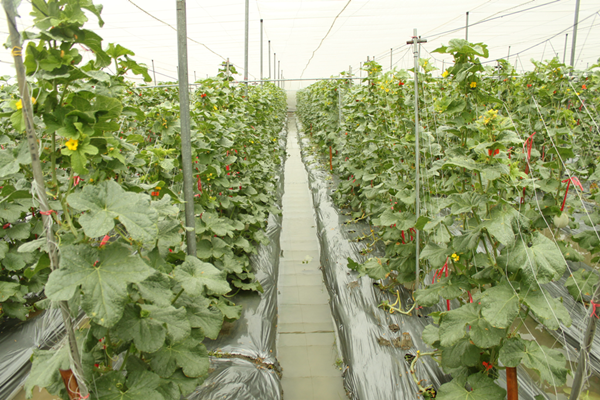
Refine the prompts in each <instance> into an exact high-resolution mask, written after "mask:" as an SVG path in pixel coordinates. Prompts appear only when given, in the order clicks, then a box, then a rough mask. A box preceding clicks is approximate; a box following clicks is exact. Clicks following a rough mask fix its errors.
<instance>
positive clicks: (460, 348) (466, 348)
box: [442, 339, 482, 369]
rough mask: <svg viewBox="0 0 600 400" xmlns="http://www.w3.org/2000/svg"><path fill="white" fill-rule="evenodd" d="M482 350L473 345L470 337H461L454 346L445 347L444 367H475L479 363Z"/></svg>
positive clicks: (443, 355) (443, 352)
mask: <svg viewBox="0 0 600 400" xmlns="http://www.w3.org/2000/svg"><path fill="white" fill-rule="evenodd" d="M481 353H482V350H481V349H480V348H479V347H477V346H475V345H473V344H472V343H471V342H470V341H469V339H461V340H459V341H458V342H457V343H456V344H455V345H454V346H451V347H445V348H444V349H443V351H442V367H444V369H448V368H459V367H461V366H467V367H474V366H477V365H478V364H479V359H480V356H481Z"/></svg>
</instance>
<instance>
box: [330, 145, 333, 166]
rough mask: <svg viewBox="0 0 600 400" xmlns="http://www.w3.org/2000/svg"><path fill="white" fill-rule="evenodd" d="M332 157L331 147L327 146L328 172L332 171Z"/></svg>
mask: <svg viewBox="0 0 600 400" xmlns="http://www.w3.org/2000/svg"><path fill="white" fill-rule="evenodd" d="M332 159H333V155H332V154H331V146H329V171H333V162H332Z"/></svg>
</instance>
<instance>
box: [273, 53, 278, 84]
mask: <svg viewBox="0 0 600 400" xmlns="http://www.w3.org/2000/svg"><path fill="white" fill-rule="evenodd" d="M273 79H275V80H277V53H275V52H273ZM277 85H278V86H279V82H277Z"/></svg>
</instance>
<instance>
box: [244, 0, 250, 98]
mask: <svg viewBox="0 0 600 400" xmlns="http://www.w3.org/2000/svg"><path fill="white" fill-rule="evenodd" d="M245 23H246V25H245V36H244V83H245V84H246V99H247V98H248V36H249V34H250V32H249V28H250V3H249V0H246V19H245Z"/></svg>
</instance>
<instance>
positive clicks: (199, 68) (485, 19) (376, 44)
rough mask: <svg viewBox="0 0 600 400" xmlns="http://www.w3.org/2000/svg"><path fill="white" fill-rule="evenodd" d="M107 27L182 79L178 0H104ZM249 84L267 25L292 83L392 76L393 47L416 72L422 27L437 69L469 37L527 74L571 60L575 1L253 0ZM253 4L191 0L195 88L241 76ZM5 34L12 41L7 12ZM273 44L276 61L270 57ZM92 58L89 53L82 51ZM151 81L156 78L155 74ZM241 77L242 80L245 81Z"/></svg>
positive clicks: (164, 76)
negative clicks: (413, 43)
mask: <svg viewBox="0 0 600 400" xmlns="http://www.w3.org/2000/svg"><path fill="white" fill-rule="evenodd" d="M94 3H95V4H102V5H103V6H104V10H103V12H102V17H103V19H104V21H105V25H104V27H103V28H100V27H99V26H98V23H97V20H96V18H95V17H94V16H93V15H90V16H89V18H90V22H89V23H88V25H87V28H88V29H92V30H95V31H96V32H97V33H98V34H99V35H100V36H102V37H103V38H104V40H105V43H106V44H107V43H110V42H112V43H119V44H121V45H122V46H124V47H126V48H128V49H130V50H132V51H134V52H135V53H136V56H135V57H134V58H135V59H136V60H137V61H138V62H141V63H144V64H146V65H147V66H148V67H149V68H150V69H152V60H154V66H155V71H156V78H157V80H158V81H174V80H176V77H177V38H176V31H175V29H174V27H176V24H177V22H176V1H175V0H169V1H165V0H99V1H94ZM249 4H250V8H249V15H250V38H249V43H250V44H249V53H250V58H249V68H248V70H249V76H250V79H257V78H259V76H260V19H261V18H262V19H263V20H264V58H263V62H264V66H263V76H265V77H267V76H269V61H270V63H271V76H273V74H274V71H273V70H274V68H273V65H272V64H273V54H272V53H273V52H275V53H277V60H278V61H280V62H281V69H282V70H283V74H284V76H285V78H300V77H302V78H324V77H329V76H332V75H337V74H339V73H340V72H341V71H345V70H348V67H349V66H352V68H353V71H354V72H356V71H357V69H358V68H359V65H360V63H361V62H362V61H366V59H367V57H370V58H371V59H372V58H373V57H376V60H377V61H379V62H380V63H381V64H382V65H383V67H384V69H389V68H390V49H393V53H392V63H393V65H394V66H395V67H399V68H410V67H411V63H412V52H411V51H410V49H409V46H407V45H406V41H407V40H410V39H411V36H412V33H413V28H416V29H417V30H418V34H419V35H420V36H422V37H423V38H425V39H427V40H428V42H427V43H426V44H424V45H423V50H422V52H421V56H422V57H424V58H428V57H429V58H431V61H432V62H434V63H435V65H436V66H437V67H438V68H442V65H443V64H442V63H443V62H444V63H445V65H448V63H449V62H450V57H447V56H442V55H440V54H437V53H432V54H430V52H431V51H433V50H434V49H436V48H437V47H439V46H440V45H442V44H447V43H448V41H449V40H450V39H452V38H464V37H465V24H466V12H469V25H470V26H469V32H468V35H469V36H468V38H469V41H471V42H483V43H485V44H487V45H488V46H489V50H490V58H489V59H488V60H489V61H490V65H493V60H495V59H498V58H506V57H507V56H509V54H510V62H511V63H512V64H513V65H514V63H515V61H516V60H518V64H517V67H518V69H519V70H523V69H525V70H527V69H531V68H532V64H531V62H530V60H531V59H534V60H538V61H539V60H542V59H550V58H552V57H553V56H556V55H558V56H559V58H560V60H561V61H562V60H563V54H564V52H565V36H566V35H568V37H567V38H566V39H567V40H566V43H567V46H566V62H567V63H569V61H570V53H571V43H572V37H573V24H574V16H575V5H576V0H531V1H519V0H458V1H456V0H453V1H448V0H445V1H442V0H423V1H419V2H412V1H411V2H409V1H402V0H250V2H249ZM30 8H31V4H30V3H29V2H27V1H23V2H22V4H21V6H20V8H19V12H20V14H21V16H22V18H21V21H20V22H19V28H20V29H24V28H29V27H31V18H30V17H29V15H28V14H29V11H30ZM244 15H245V2H244V0H235V1H234V0H222V1H205V0H187V23H188V27H187V28H188V37H189V39H190V40H189V41H188V52H189V71H190V72H189V74H190V81H193V80H194V76H195V77H196V78H197V79H200V78H205V77H206V76H207V75H208V76H213V75H215V74H216V72H217V68H218V65H219V64H220V63H221V62H223V61H224V59H225V58H229V59H230V60H231V61H232V63H234V64H235V65H236V67H237V69H238V72H239V73H240V74H243V65H244V25H245V24H244ZM0 32H1V34H3V35H4V37H5V38H6V37H7V32H8V30H7V28H6V19H5V17H4V13H2V20H1V21H0ZM268 40H270V41H271V55H270V56H269V55H268ZM80 50H81V51H82V52H85V51H86V50H85V49H83V48H82V49H80ZM599 57H600V2H599V1H597V0H596V1H589V0H588V1H586V0H583V1H581V5H580V10H579V24H578V32H577V45H576V52H575V59H576V63H575V66H576V68H578V69H585V68H586V67H587V66H588V65H592V64H594V63H596V62H597V60H598V58H599ZM11 61H12V60H11V57H10V53H9V51H8V50H6V51H5V52H4V56H1V57H0V74H2V75H6V74H11V75H12V74H13V72H14V70H13V69H12V66H11V64H12V62H11ZM150 75H152V73H151V74H150ZM241 76H242V75H240V79H241ZM308 83H310V82H307V81H302V82H295V83H288V84H287V85H286V88H298V87H303V86H306V85H307V84H308Z"/></svg>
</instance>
